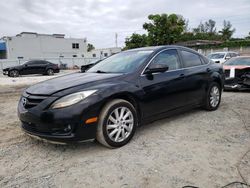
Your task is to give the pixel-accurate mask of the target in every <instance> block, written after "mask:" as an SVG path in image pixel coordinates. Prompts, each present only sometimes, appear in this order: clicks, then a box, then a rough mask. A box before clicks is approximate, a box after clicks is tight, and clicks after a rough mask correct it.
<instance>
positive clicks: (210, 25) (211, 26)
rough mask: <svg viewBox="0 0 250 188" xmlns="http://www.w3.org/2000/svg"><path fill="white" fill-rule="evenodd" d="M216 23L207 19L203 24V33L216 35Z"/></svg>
mask: <svg viewBox="0 0 250 188" xmlns="http://www.w3.org/2000/svg"><path fill="white" fill-rule="evenodd" d="M215 24H216V22H215V21H214V20H212V19H209V20H208V21H207V22H205V31H206V33H209V34H215V33H216V27H215Z"/></svg>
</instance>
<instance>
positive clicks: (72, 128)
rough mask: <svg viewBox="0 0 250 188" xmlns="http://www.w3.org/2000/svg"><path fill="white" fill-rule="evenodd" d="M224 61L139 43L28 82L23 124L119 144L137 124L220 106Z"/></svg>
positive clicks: (54, 135) (31, 130)
mask: <svg viewBox="0 0 250 188" xmlns="http://www.w3.org/2000/svg"><path fill="white" fill-rule="evenodd" d="M223 82H224V72H223V68H222V65H219V64H216V63H214V62H212V61H210V60H209V59H207V58H206V57H204V56H203V55H201V54H199V53H197V52H196V51H194V50H191V49H188V48H185V47H180V46H159V47H146V48H138V49H133V50H128V51H123V52H121V53H118V54H115V55H113V56H110V57H108V58H107V59H104V60H102V61H101V62H99V63H98V64H96V65H95V66H93V67H92V68H90V69H89V70H88V71H87V72H86V73H84V74H81V73H74V74H70V75H66V76H61V77H57V78H54V79H50V80H47V81H44V82H40V83H38V84H36V85H33V86H31V87H29V88H27V89H26V90H25V91H24V93H23V94H22V96H21V99H20V101H19V104H18V117H19V118H20V120H21V123H22V128H23V130H24V131H25V132H26V133H28V134H31V135H33V136H37V137H40V138H44V139H48V140H51V141H54V142H76V141H83V140H90V139H92V140H93V139H97V140H98V141H99V142H100V143H101V144H103V145H105V146H107V147H112V148H114V147H121V146H123V145H125V144H127V143H128V142H129V141H130V140H131V138H132V137H133V135H134V133H135V131H136V128H137V126H138V125H142V124H144V123H146V122H151V121H154V120H157V119H160V118H163V117H166V116H169V115H172V114H173V113H178V112H183V111H185V110H189V109H191V108H196V107H204V108H205V109H206V110H209V111H212V110H216V109H217V108H218V107H219V105H220V101H221V91H222V88H223V84H224V83H223Z"/></svg>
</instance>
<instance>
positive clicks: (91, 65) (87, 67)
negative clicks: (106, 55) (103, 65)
mask: <svg viewBox="0 0 250 188" xmlns="http://www.w3.org/2000/svg"><path fill="white" fill-rule="evenodd" d="M101 60H102V59H98V60H94V61H91V62H90V63H89V64H86V65H82V66H81V72H86V71H87V70H88V69H90V68H91V67H93V66H94V65H96V64H97V63H99V62H100V61H101Z"/></svg>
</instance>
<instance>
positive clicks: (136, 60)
mask: <svg viewBox="0 0 250 188" xmlns="http://www.w3.org/2000/svg"><path fill="white" fill-rule="evenodd" d="M152 52H153V51H150V50H144V51H127V52H126V51H125V52H121V53H118V54H115V55H113V56H110V57H108V58H107V59H104V60H102V61H101V62H100V63H98V64H96V65H95V66H93V67H92V68H90V69H89V70H88V71H87V72H97V73H129V72H133V71H135V70H136V69H137V68H138V67H139V66H140V65H141V64H142V63H143V62H144V61H145V60H146V58H147V57H149V55H150V54H151V53H152Z"/></svg>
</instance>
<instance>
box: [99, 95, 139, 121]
mask: <svg viewBox="0 0 250 188" xmlns="http://www.w3.org/2000/svg"><path fill="white" fill-rule="evenodd" d="M114 99H123V100H126V101H128V102H129V103H131V104H132V105H133V106H134V108H135V110H136V111H137V112H138V113H137V116H138V122H139V124H140V123H141V117H142V112H141V107H140V104H139V102H138V99H137V97H136V96H134V95H133V94H132V93H129V92H122V93H117V94H114V95H111V96H109V97H108V98H107V99H106V101H105V103H103V105H102V106H101V109H102V108H103V107H104V106H105V105H106V104H107V103H108V102H110V101H111V100H114Z"/></svg>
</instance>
